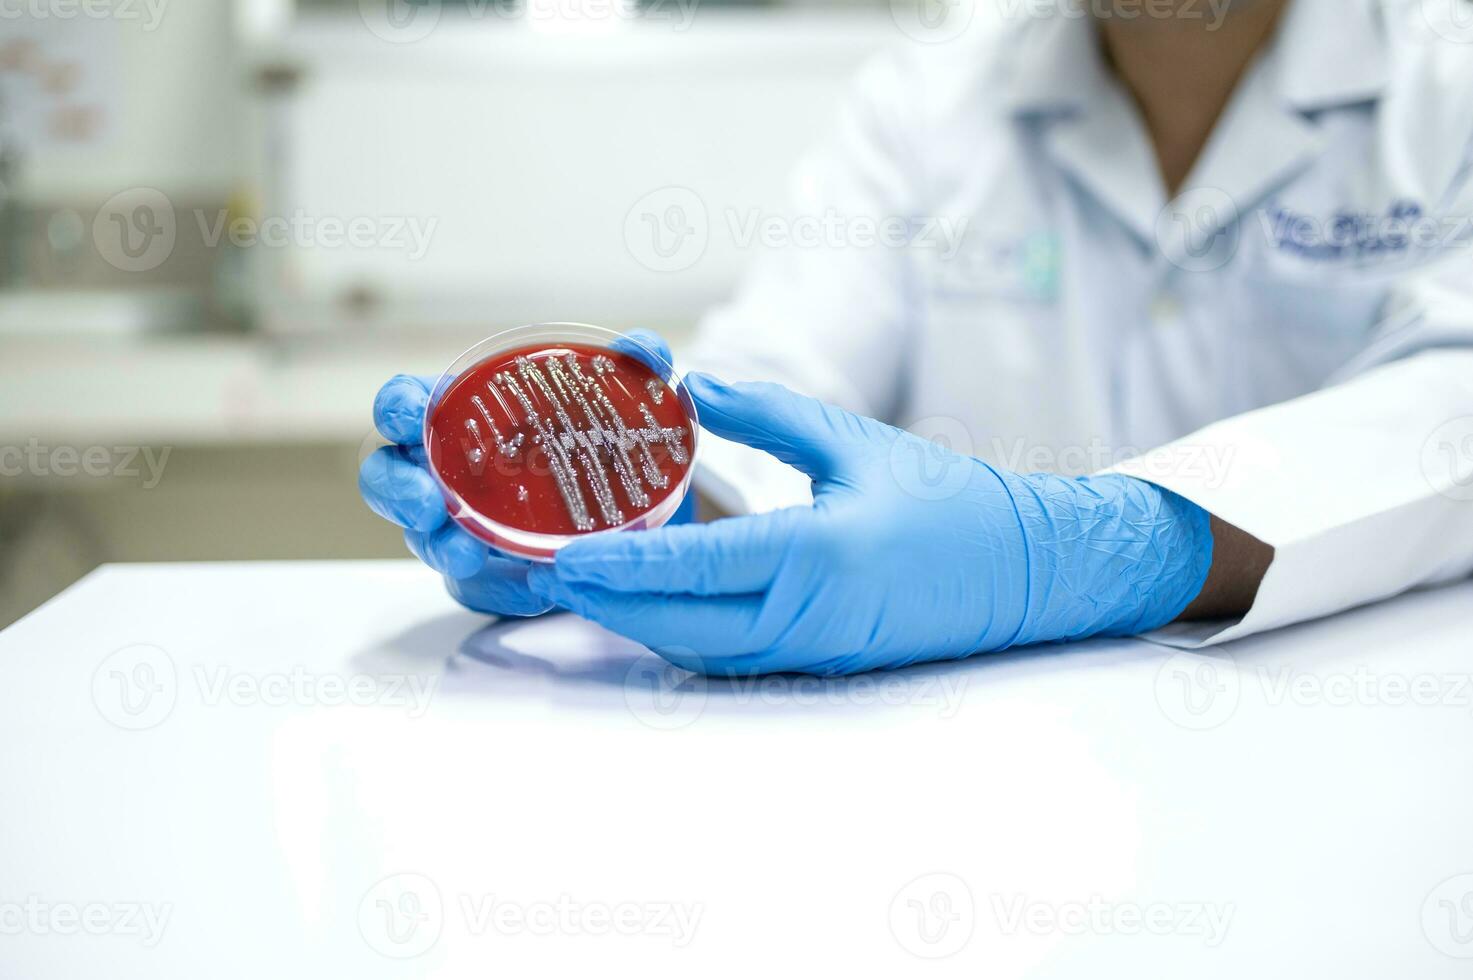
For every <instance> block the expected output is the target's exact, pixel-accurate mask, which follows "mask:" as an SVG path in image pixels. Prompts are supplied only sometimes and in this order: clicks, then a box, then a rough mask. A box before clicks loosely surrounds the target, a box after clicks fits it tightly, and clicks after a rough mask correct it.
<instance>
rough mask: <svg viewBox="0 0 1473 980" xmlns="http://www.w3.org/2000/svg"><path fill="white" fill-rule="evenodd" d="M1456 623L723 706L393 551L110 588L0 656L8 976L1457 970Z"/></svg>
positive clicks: (1462, 637) (1434, 602)
mask: <svg viewBox="0 0 1473 980" xmlns="http://www.w3.org/2000/svg"><path fill="white" fill-rule="evenodd" d="M1470 600H1473V583H1468V584H1463V585H1460V586H1456V587H1453V588H1450V589H1444V590H1440V591H1435V592H1425V593H1419V594H1414V595H1410V596H1407V597H1404V598H1402V599H1399V600H1396V601H1394V602H1391V603H1387V604H1383V605H1381V606H1379V607H1374V608H1369V609H1364V610H1360V611H1356V612H1352V613H1349V614H1346V615H1344V616H1341V617H1338V618H1336V619H1333V620H1328V621H1325V622H1321V623H1317V624H1312V625H1308V626H1303V627H1298V628H1294V629H1289V630H1285V631H1282V632H1279V633H1276V634H1273V635H1269V636H1264V637H1259V638H1255V639H1250V640H1246V641H1242V642H1239V643H1236V644H1233V645H1231V646H1230V647H1229V648H1227V649H1226V650H1225V651H1220V652H1218V653H1216V654H1213V655H1211V656H1209V657H1198V656H1195V655H1189V654H1181V653H1174V652H1173V651H1170V650H1166V649H1163V648H1161V647H1157V646H1153V645H1150V644H1147V643H1144V642H1141V641H1136V640H1120V641H1095V642H1089V643H1084V644H1077V645H1072V646H1062V647H1051V648H1046V649H1041V650H1036V651H1029V652H1022V653H1016V654H1009V655H1005V656H991V657H977V658H973V659H971V660H969V661H965V662H963V663H960V664H954V665H950V666H942V667H922V668H916V669H911V670H907V671H904V672H900V673H896V674H888V675H869V676H866V677H860V678H851V679H848V680H839V681H818V680H814V679H806V680H799V679H796V678H792V677H784V678H776V679H771V680H769V681H765V682H760V683H754V684H734V683H727V682H715V681H712V682H703V681H701V680H700V679H695V678H689V677H688V676H685V675H682V674H681V672H678V671H674V670H665V671H663V672H662V671H660V670H659V668H658V664H659V662H658V661H656V660H654V659H653V658H651V657H650V655H649V654H647V653H645V652H644V651H642V650H641V649H640V648H638V647H636V646H634V645H632V644H630V643H628V642H626V641H623V640H620V639H619V638H617V637H613V636H611V635H609V634H607V633H604V632H602V631H600V630H598V629H595V628H593V627H591V626H588V625H587V624H584V623H582V622H580V621H578V620H575V619H573V618H571V617H569V616H552V617H547V618H544V619H542V620H539V621H534V622H520V623H504V624H493V623H490V622H489V621H487V620H486V619H484V618H482V617H478V616H475V615H472V614H470V613H467V612H465V611H463V610H460V609H459V607H457V606H455V605H454V604H453V603H452V602H451V601H450V600H449V599H448V598H447V597H446V596H445V595H444V594H443V593H442V591H441V590H440V587H439V583H438V580H437V579H436V578H435V577H434V576H433V575H432V574H430V573H429V572H427V571H425V570H424V569H422V568H419V567H417V566H416V565H414V564H413V563H410V562H363V563H291V564H288V563H263V564H222V565H154V566H115V567H109V568H105V569H103V570H101V571H99V572H97V573H95V574H93V575H92V576H90V577H89V578H87V579H86V580H84V581H83V582H82V583H80V584H79V585H77V586H76V587H74V588H72V589H71V590H69V591H68V592H66V593H65V594H63V595H62V596H61V597H59V598H58V599H56V600H54V601H53V602H51V603H50V604H48V605H47V606H45V607H43V608H42V609H40V610H38V611H37V612H35V613H34V614H32V615H31V616H29V617H28V618H26V619H24V620H22V621H21V622H20V623H17V624H16V625H14V626H13V627H11V628H10V629H8V630H6V631H5V632H4V633H0V667H3V679H4V683H3V684H0V736H3V748H0V785H3V787H4V791H3V792H4V800H5V804H4V823H3V828H4V835H3V842H0V963H3V964H4V966H3V969H0V973H3V974H4V975H5V976H17V977H21V976H23V977H27V978H32V980H43V978H51V977H57V978H60V977H101V976H107V977H109V978H114V980H122V978H134V977H137V978H145V977H146V978H149V980H158V978H176V977H177V978H186V977H187V978H191V980H194V978H198V977H201V976H209V977H211V978H218V977H263V976H269V977H272V978H295V977H303V978H309V977H310V978H313V980H320V978H323V977H337V976H352V977H380V976H382V977H457V978H459V977H477V978H490V977H513V978H527V977H540V976H557V977H563V976H571V977H584V976H639V977H648V978H655V977H680V978H682V980H688V978H691V977H701V978H705V977H728V976H730V977H752V976H764V975H771V974H773V973H774V971H775V972H776V973H777V975H779V976H794V975H801V974H802V973H808V972H813V973H818V974H819V975H822V976H833V977H840V976H842V977H849V976H886V977H914V976H936V977H943V976H958V977H966V978H968V980H977V978H979V977H981V978H988V980H999V978H1010V977H1025V976H1033V977H1050V978H1056V977H1089V978H1091V980H1096V978H1101V977H1132V978H1134V977H1166V976H1173V977H1193V978H1217V977H1222V978H1235V980H1236V978H1241V977H1245V976H1273V977H1280V976H1282V977H1294V978H1301V977H1311V976H1313V977H1336V978H1339V980H1344V978H1360V977H1367V978H1370V977H1375V978H1384V977H1391V976H1415V977H1418V978H1439V977H1465V976H1467V975H1468V970H1469V967H1470V962H1473V960H1470V958H1473V778H1470V777H1473V685H1470V684H1469V677H1470V671H1473V645H1470V633H1469V629H1468V625H1467V623H1468V610H1469V609H1470V608H1473V606H1470ZM345 699H346V700H347V701H348V702H349V703H343V701H344V700H345Z"/></svg>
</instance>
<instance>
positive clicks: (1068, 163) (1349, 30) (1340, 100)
mask: <svg viewBox="0 0 1473 980" xmlns="http://www.w3.org/2000/svg"><path fill="white" fill-rule="evenodd" d="M1386 44H1387V42H1386V39H1385V33H1384V23H1383V20H1382V12H1381V0H1292V2H1291V3H1290V5H1289V7H1288V9H1286V10H1285V12H1284V19H1283V21H1282V23H1281V24H1280V25H1279V28H1278V30H1277V32H1276V35H1275V37H1274V39H1273V40H1272V41H1271V42H1270V44H1269V45H1268V46H1267V47H1266V48H1265V50H1264V51H1263V53H1262V54H1261V55H1260V56H1259V58H1258V60H1257V61H1256V62H1255V63H1254V64H1253V65H1251V66H1250V67H1249V69H1248V72H1247V73H1246V74H1245V77H1244V78H1243V80H1242V82H1241V83H1240V84H1239V87H1238V90H1237V92H1235V93H1234V95H1233V98H1232V100H1231V101H1230V102H1229V104H1228V106H1227V108H1226V109H1225V110H1224V113H1223V117H1222V118H1221V119H1220V120H1219V121H1218V125H1217V127H1216V130H1215V131H1214V133H1213V135H1212V138H1211V139H1210V140H1209V142H1208V144H1207V146H1206V147H1204V148H1203V151H1202V155H1201V157H1200V158H1199V159H1198V161H1197V166H1196V168H1195V169H1194V170H1193V172H1192V173H1191V174H1190V175H1189V176H1188V177H1187V180H1186V182H1185V184H1184V185H1183V188H1182V193H1183V194H1185V193H1186V192H1189V191H1192V190H1194V189H1198V188H1211V189H1212V190H1213V191H1217V192H1222V193H1223V194H1225V195H1226V196H1227V199H1228V200H1230V201H1232V202H1233V204H1234V205H1235V210H1236V214H1235V213H1234V209H1220V210H1218V211H1216V212H1214V213H1216V214H1217V217H1218V219H1219V220H1221V221H1222V222H1223V223H1224V224H1226V223H1228V222H1229V221H1231V220H1233V219H1234V218H1236V217H1238V216H1241V215H1244V214H1246V213H1247V211H1248V209H1250V208H1251V207H1253V206H1255V205H1256V204H1257V203H1259V202H1260V201H1261V200H1262V199H1263V197H1264V196H1265V195H1266V194H1268V193H1271V192H1272V191H1273V190H1274V189H1275V188H1277V187H1278V186H1281V185H1282V184H1283V183H1284V182H1285V181H1286V180H1288V179H1289V178H1291V177H1292V176H1293V175H1294V174H1296V173H1298V172H1300V171H1301V170H1302V169H1303V168H1304V167H1305V166H1307V165H1308V164H1310V163H1312V162H1313V160H1314V159H1315V157H1316V156H1317V155H1318V154H1319V152H1320V151H1321V149H1322V147H1323V143H1322V138H1321V134H1320V132H1319V127H1318V125H1317V124H1316V123H1315V122H1314V120H1313V118H1312V117H1313V115H1314V114H1315V113H1316V112H1318V111H1321V110H1325V109H1329V108H1334V107H1337V106H1344V105H1350V104H1355V103H1360V102H1365V101H1368V100H1373V99H1375V98H1376V97H1377V96H1378V95H1379V94H1380V92H1381V91H1382V89H1383V88H1384V87H1385V85H1386V81H1387V53H1386ZM1012 61H1013V64H1012V66H1011V71H1010V76H1011V83H1010V85H1009V88H1008V90H1007V92H1006V93H1005V94H1004V99H1005V102H1006V105H1007V107H1008V109H1009V111H1010V112H1011V113H1012V114H1013V115H1014V116H1015V117H1016V118H1018V119H1020V120H1025V121H1034V122H1040V123H1042V124H1043V125H1045V126H1046V127H1047V132H1046V134H1045V140H1046V143H1047V144H1048V145H1049V146H1050V148H1051V150H1052V152H1053V155H1054V157H1055V159H1056V160H1057V162H1058V163H1059V164H1060V166H1062V167H1063V168H1064V169H1066V170H1067V171H1069V172H1070V173H1071V174H1072V175H1073V176H1074V178H1075V179H1076V180H1077V181H1079V182H1080V183H1081V184H1083V185H1084V186H1085V187H1086V188H1088V189H1089V191H1090V192H1091V193H1092V194H1093V195H1094V196H1095V198H1096V199H1097V200H1098V201H1099V202H1100V203H1101V204H1102V205H1103V206H1105V207H1106V208H1108V209H1109V210H1110V211H1112V212H1113V213H1114V214H1115V215H1116V216H1117V217H1118V218H1119V219H1120V220H1121V221H1122V222H1124V223H1125V225H1126V226H1127V227H1129V228H1130V229H1131V230H1132V231H1133V232H1134V233H1135V234H1136V235H1137V236H1139V237H1140V238H1141V239H1142V241H1143V242H1146V243H1150V242H1152V241H1153V240H1154V236H1155V229H1156V223H1157V220H1158V218H1159V217H1160V216H1161V213H1162V211H1163V209H1164V208H1165V206H1166V203H1167V202H1166V192H1165V187H1164V185H1163V183H1162V181H1161V176H1160V172H1159V170H1158V168H1157V165H1156V161H1155V158H1154V155H1153V154H1152V152H1151V147H1150V140H1149V137H1148V135H1147V133H1146V130H1145V126H1144V124H1143V123H1142V121H1141V119H1140V114H1139V112H1138V110H1137V109H1136V106H1135V104H1134V102H1133V101H1132V100H1131V99H1130V97H1129V95H1128V94H1126V92H1125V90H1124V88H1123V86H1121V85H1120V83H1119V82H1118V81H1117V80H1116V79H1115V78H1114V76H1113V75H1112V73H1111V72H1110V71H1109V69H1108V68H1107V67H1106V65H1105V59H1104V54H1103V52H1102V51H1101V48H1100V44H1099V39H1098V35H1097V33H1096V28H1095V23H1094V20H1093V18H1091V17H1080V16H1071V15H1066V14H1055V15H1054V16H1052V17H1048V18H1044V19H1037V20H1031V21H1029V22H1028V23H1027V24H1025V25H1024V26H1023V28H1022V30H1021V33H1020V36H1019V37H1018V38H1017V44H1016V46H1015V47H1014V49H1013V54H1012ZM1056 117H1057V118H1056ZM1203 230H1204V231H1210V230H1211V229H1203Z"/></svg>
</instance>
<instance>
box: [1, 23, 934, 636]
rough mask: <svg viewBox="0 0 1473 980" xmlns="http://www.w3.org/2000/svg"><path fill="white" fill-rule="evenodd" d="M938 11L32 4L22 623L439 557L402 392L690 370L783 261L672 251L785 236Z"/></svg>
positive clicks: (11, 173)
mask: <svg viewBox="0 0 1473 980" xmlns="http://www.w3.org/2000/svg"><path fill="white" fill-rule="evenodd" d="M909 2H910V0H895V2H894V3H892V2H891V0H827V2H818V0H766V2H753V0H735V2H733V0H726V2H721V0H638V2H635V0H296V2H293V0H3V2H0V625H4V624H6V623H9V622H11V621H13V620H14V619H16V618H18V617H19V616H20V615H22V614H23V613H24V612H26V611H28V610H29V609H30V608H32V607H34V606H35V605H37V604H39V603H41V602H43V601H45V600H46V599H47V598H49V597H50V596H51V595H53V594H55V593H56V592H57V591H59V590H60V589H62V588H64V587H65V586H66V585H67V584H69V583H70V582H72V581H74V580H76V579H77V578H79V577H80V576H82V575H84V574H85V573H87V572H88V571H89V570H90V569H92V568H94V567H96V566H97V565H98V564H100V563H103V562H116V561H175V560H200V559H257V558H352V557H392V556H403V555H405V554H406V552H405V550H404V546H403V542H402V539H401V537H400V535H399V534H398V533H397V532H396V531H395V530H394V529H393V528H391V527H390V526H388V525H387V524H385V523H384V522H382V521H380V520H378V519H377V518H375V517H374V516H373V515H371V514H370V513H369V512H368V511H367V510H366V509H365V508H364V506H363V504H362V503H361V502H360V500H359V497H358V494H357V490H356V483H355V474H356V470H357V466H358V462H359V459H360V458H361V456H362V455H363V454H364V453H366V452H367V451H368V450H369V449H371V448H372V447H373V446H374V445H376V444H377V440H376V438H375V436H374V434H373V432H372V430H371V426H370V423H369V408H370V404H371V400H372V397H373V394H374V392H375V391H376V390H377V388H378V386H379V385H380V384H381V383H382V382H383V381H384V380H385V379H387V378H388V377H389V376H390V375H392V374H394V373H396V372H399V371H411V372H420V373H438V371H439V370H440V369H441V368H443V367H444V366H445V365H446V364H448V363H449V362H450V361H451V360H452V359H453V358H454V357H455V355H456V354H458V353H459V352H460V351H461V350H463V349H464V348H465V347H467V346H469V345H470V344H471V343H473V342H475V341H476V340H478V339H480V338H482V337H484V336H485V335H487V334H488V333H490V332H492V331H494V330H496V329H498V328H502V327H506V326H511V325H515V324H518V323H525V322H533V321H539V320H574V321H582V322H590V323H599V324H604V325H607V326H612V327H617V328H620V329H627V328H629V327H633V326H637V325H646V326H651V327H654V328H656V329H658V330H661V331H662V332H664V333H665V334H666V335H667V336H668V337H670V339H671V340H672V341H673V343H674V344H675V347H676V350H677V352H678V351H679V349H680V345H681V343H682V342H683V341H684V340H685V339H686V338H688V337H689V335H690V331H691V328H692V326H693V324H694V323H695V321H696V320H697V318H698V317H699V315H700V314H701V312H702V310H703V309H704V308H705V307H707V306H708V305H709V304H711V303H713V302H716V301H718V300H719V299H720V298H721V297H723V295H725V294H726V293H727V292H728V291H729V290H730V289H731V287H732V285H733V283H734V282H735V280H736V278H737V276H738V274H739V272H740V270H741V269H742V268H743V266H744V264H745V262H746V260H747V259H748V258H749V257H750V256H748V255H747V254H745V252H746V249H745V248H744V246H743V244H742V242H741V241H739V240H738V238H739V236H734V235H731V234H726V233H721V234H717V233H711V234H709V235H703V237H704V239H705V245H704V247H703V248H702V249H701V250H700V253H699V254H698V255H696V256H695V257H694V258H692V257H691V256H690V255H689V254H685V255H683V256H682V257H680V260H679V261H676V262H672V261H667V260H668V259H670V256H671V255H672V254H673V253H671V252H670V251H668V250H667V249H665V248H662V247H661V245H660V239H659V238H655V239H650V238H649V237H648V233H650V232H658V233H659V234H662V235H664V234H668V235H672V236H674V238H673V239H671V240H672V241H678V240H679V238H680V236H681V235H682V234H684V233H685V232H687V231H690V230H691V229H690V228H689V227H688V225H689V223H690V222H692V221H707V220H709V222H710V223H711V225H712V227H713V228H714V227H715V225H716V224H718V223H725V222H726V221H727V217H726V216H727V215H733V214H735V215H750V214H755V213H762V212H765V211H767V210H769V209H771V210H774V211H776V210H778V209H780V208H781V207H782V201H783V198H784V181H785V175H786V173H787V171H788V169H789V167H790V166H791V165H792V163H793V162H794V160H795V159H796V158H797V157H798V155H799V154H800V153H801V152H802V151H803V150H804V148H805V147H806V146H807V145H809V144H810V143H811V142H812V140H813V139H814V138H815V136H816V134H818V133H820V132H822V130H823V128H824V127H825V125H826V123H827V121H828V119H829V118H830V115H831V112H832V109H833V107H834V104H835V101H836V99H837V97H838V95H839V93H840V92H841V91H842V90H843V87H844V85H845V83H846V81H847V79H848V78H849V77H850V76H851V75H852V74H853V72H854V71H855V69H856V68H857V67H858V66H859V65H860V64H861V63H862V62H863V61H864V60H865V59H866V58H867V57H868V56H869V55H871V54H872V53H874V52H875V51H877V50H879V49H881V48H882V47H884V46H885V45H887V44H889V43H891V42H892V41H894V40H896V39H897V30H898V29H900V28H898V27H897V25H898V24H902V25H903V24H904V22H905V21H906V17H911V16H922V17H924V15H925V11H924V10H920V9H919V8H917V9H916V10H910V9H909V8H906V7H903V6H897V5H896V4H901V5H904V4H908V3H909ZM916 2H917V3H932V2H935V0H916ZM902 11H906V12H905V13H904V14H903V15H902V13H899V12H902ZM689 194H694V195H695V199H697V200H699V201H700V202H701V204H702V206H704V209H705V213H704V214H694V215H693V214H692V213H691V209H690V208H687V207H685V206H684V204H683V202H685V201H688V200H689ZM682 195H686V196H684V197H683V196H682ZM643 222H650V223H652V224H653V226H654V227H651V228H644V227H643V224H642V223H643ZM641 235H644V236H646V237H644V238H643V239H641ZM641 242H642V244H641ZM671 247H672V248H673V247H674V246H671Z"/></svg>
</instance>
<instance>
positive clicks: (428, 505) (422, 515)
mask: <svg viewBox="0 0 1473 980" xmlns="http://www.w3.org/2000/svg"><path fill="white" fill-rule="evenodd" d="M405 511H406V512H405V515H404V516H405V518H406V519H407V520H408V522H409V526H410V527H412V528H414V530H416V531H420V532H422V533H424V534H429V533H430V532H431V531H433V530H435V529H437V528H438V527H439V526H440V525H442V524H444V523H445V521H446V520H448V519H449V517H450V514H449V512H448V511H446V510H445V502H444V501H443V500H441V499H440V498H438V497H426V498H424V499H420V500H409V501H405Z"/></svg>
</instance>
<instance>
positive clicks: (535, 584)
mask: <svg viewBox="0 0 1473 980" xmlns="http://www.w3.org/2000/svg"><path fill="white" fill-rule="evenodd" d="M527 588H528V589H529V590H530V591H531V592H532V594H533V595H536V596H540V597H542V598H543V599H548V600H551V601H557V600H558V598H559V595H558V593H560V592H561V591H562V581H561V580H560V579H559V578H558V572H557V569H556V568H555V567H554V566H552V565H543V564H534V565H533V566H532V567H530V568H528V569H527Z"/></svg>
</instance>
